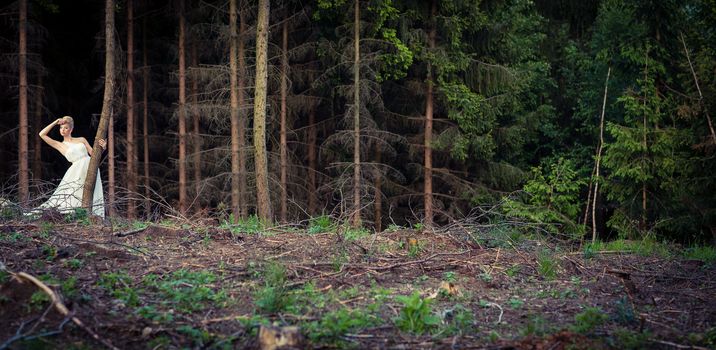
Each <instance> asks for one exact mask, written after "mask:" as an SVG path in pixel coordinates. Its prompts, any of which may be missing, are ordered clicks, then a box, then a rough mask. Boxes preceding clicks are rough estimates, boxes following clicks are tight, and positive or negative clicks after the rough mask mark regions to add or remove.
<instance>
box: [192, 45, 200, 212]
mask: <svg viewBox="0 0 716 350" xmlns="http://www.w3.org/2000/svg"><path fill="white" fill-rule="evenodd" d="M197 45H198V43H197V40H196V38H193V39H192V41H191V66H192V67H194V68H198V67H199V57H198V54H197V52H196V50H197ZM198 93H199V82H198V78H197V76H196V75H193V76H192V78H191V104H192V108H191V116H192V122H193V124H194V131H193V140H192V146H193V150H192V153H191V154H192V163H193V164H194V196H195V197H196V198H197V199H196V201H195V204H196V212H197V213H198V212H199V210H200V209H201V200H200V198H199V195H200V193H201V130H200V126H201V125H200V120H199V107H198V106H199V96H198V95H197V94H198Z"/></svg>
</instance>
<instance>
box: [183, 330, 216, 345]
mask: <svg viewBox="0 0 716 350" xmlns="http://www.w3.org/2000/svg"><path fill="white" fill-rule="evenodd" d="M177 331H179V333H182V334H184V335H186V336H188V337H189V338H191V339H192V341H193V343H194V345H196V346H197V347H203V346H204V345H206V344H208V343H209V342H210V341H211V338H212V336H211V334H210V333H209V331H207V330H203V329H196V328H194V327H192V326H189V325H183V326H179V327H178V328H177Z"/></svg>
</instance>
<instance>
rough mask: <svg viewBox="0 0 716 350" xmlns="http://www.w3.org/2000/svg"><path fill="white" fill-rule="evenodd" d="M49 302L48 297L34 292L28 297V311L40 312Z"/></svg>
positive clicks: (43, 293)
mask: <svg viewBox="0 0 716 350" xmlns="http://www.w3.org/2000/svg"><path fill="white" fill-rule="evenodd" d="M49 302H50V297H49V296H47V294H45V292H43V291H40V290H38V291H35V292H34V293H32V295H30V303H29V311H33V310H40V309H42V308H43V307H44V306H45V305H46V304H47V303H49Z"/></svg>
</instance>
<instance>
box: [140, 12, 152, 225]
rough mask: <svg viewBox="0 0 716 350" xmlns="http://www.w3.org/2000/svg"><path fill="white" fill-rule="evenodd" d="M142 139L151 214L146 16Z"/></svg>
mask: <svg viewBox="0 0 716 350" xmlns="http://www.w3.org/2000/svg"><path fill="white" fill-rule="evenodd" d="M142 65H143V66H144V69H143V70H142V80H143V81H142V85H143V88H142V100H143V103H142V106H143V113H142V114H143V115H142V141H143V143H144V145H143V146H144V159H143V163H144V164H143V165H144V210H145V213H146V215H147V216H149V215H150V214H151V210H152V202H151V200H150V198H151V197H150V195H151V193H150V187H149V185H150V184H149V64H148V60H147V17H146V16H144V18H143V19H142Z"/></svg>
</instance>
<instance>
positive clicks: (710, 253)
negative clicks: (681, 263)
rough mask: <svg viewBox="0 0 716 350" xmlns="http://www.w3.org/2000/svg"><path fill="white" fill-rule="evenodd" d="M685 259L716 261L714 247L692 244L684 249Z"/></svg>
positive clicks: (706, 261)
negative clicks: (692, 245)
mask: <svg viewBox="0 0 716 350" xmlns="http://www.w3.org/2000/svg"><path fill="white" fill-rule="evenodd" d="M683 255H684V257H685V258H686V259H692V260H700V261H703V262H704V263H706V264H709V265H710V264H713V263H716V248H714V247H712V246H694V247H690V248H688V249H686V250H684V252H683Z"/></svg>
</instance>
